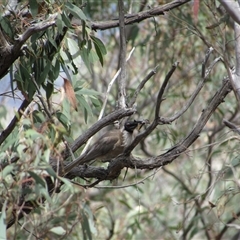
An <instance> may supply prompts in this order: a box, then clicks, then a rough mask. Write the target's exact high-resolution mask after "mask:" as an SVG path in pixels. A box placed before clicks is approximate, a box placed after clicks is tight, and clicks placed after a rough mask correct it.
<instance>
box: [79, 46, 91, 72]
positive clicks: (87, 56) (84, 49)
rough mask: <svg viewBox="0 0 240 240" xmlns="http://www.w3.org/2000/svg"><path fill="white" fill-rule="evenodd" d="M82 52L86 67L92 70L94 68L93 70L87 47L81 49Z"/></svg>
mask: <svg viewBox="0 0 240 240" xmlns="http://www.w3.org/2000/svg"><path fill="white" fill-rule="evenodd" d="M80 54H81V57H82V60H83V62H84V63H85V65H86V67H87V68H88V70H89V71H90V72H91V71H92V70H91V67H90V61H89V50H88V49H87V48H85V47H83V48H82V49H81V52H80Z"/></svg>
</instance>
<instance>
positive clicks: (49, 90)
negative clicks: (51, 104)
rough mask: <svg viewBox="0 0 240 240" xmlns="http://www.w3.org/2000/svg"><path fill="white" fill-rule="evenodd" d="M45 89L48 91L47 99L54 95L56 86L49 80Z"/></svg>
mask: <svg viewBox="0 0 240 240" xmlns="http://www.w3.org/2000/svg"><path fill="white" fill-rule="evenodd" d="M44 89H45V91H46V97H47V99H49V98H50V97H51V96H52V93H53V90H54V86H53V84H52V83H51V82H49V81H48V82H47V86H45V87H44Z"/></svg>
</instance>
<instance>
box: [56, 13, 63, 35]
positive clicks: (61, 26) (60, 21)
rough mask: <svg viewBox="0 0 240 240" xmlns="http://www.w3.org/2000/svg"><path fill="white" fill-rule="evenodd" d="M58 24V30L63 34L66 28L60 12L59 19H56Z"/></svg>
mask: <svg viewBox="0 0 240 240" xmlns="http://www.w3.org/2000/svg"><path fill="white" fill-rule="evenodd" d="M56 26H57V30H58V32H59V33H60V34H62V31H63V28H64V24H63V20H62V15H60V14H58V16H57V19H56Z"/></svg>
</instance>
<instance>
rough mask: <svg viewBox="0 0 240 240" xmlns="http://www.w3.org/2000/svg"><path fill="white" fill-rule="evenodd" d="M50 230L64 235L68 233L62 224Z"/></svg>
mask: <svg viewBox="0 0 240 240" xmlns="http://www.w3.org/2000/svg"><path fill="white" fill-rule="evenodd" d="M49 231H50V232H52V233H55V234H57V235H64V234H66V230H65V229H64V228H62V227H60V226H58V227H53V228H51V229H50V230H49Z"/></svg>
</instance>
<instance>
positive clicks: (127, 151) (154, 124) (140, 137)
mask: <svg viewBox="0 0 240 240" xmlns="http://www.w3.org/2000/svg"><path fill="white" fill-rule="evenodd" d="M177 65H178V62H176V63H174V64H173V66H172V68H171V70H170V71H169V72H168V74H167V76H166V77H165V79H164V81H163V84H162V86H161V88H160V90H159V92H158V97H157V103H156V108H155V119H154V121H153V122H152V124H150V126H149V127H148V128H147V129H146V130H145V131H144V132H143V133H140V134H138V135H137V137H136V138H135V139H134V140H133V142H132V143H131V145H130V146H128V147H127V148H126V149H125V150H124V155H129V154H130V153H131V151H132V150H133V149H134V148H135V147H136V146H137V145H138V144H139V143H140V141H142V140H143V139H144V138H146V137H147V136H148V135H149V134H150V133H151V132H152V131H153V130H154V129H155V128H156V127H157V125H158V124H159V111H160V105H161V102H162V100H163V99H162V96H163V93H164V90H165V88H166V86H167V83H168V81H169V80H170V77H171V76H172V74H173V72H174V71H175V69H176V67H177Z"/></svg>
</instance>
